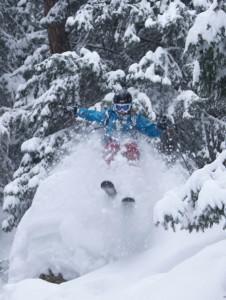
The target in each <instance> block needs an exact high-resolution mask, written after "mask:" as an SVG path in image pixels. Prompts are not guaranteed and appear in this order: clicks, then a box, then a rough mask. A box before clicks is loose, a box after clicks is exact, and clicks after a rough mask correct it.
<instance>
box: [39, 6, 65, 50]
mask: <svg viewBox="0 0 226 300" xmlns="http://www.w3.org/2000/svg"><path fill="white" fill-rule="evenodd" d="M56 2H58V0H44V13H45V16H47V14H48V12H49V11H50V9H51V8H52V7H53V6H54V5H55V4H56ZM65 22H66V20H65V21H64V22H62V23H60V24H50V25H48V38H49V47H50V52H51V53H52V54H53V53H62V52H65V51H69V50H70V44H69V39H68V35H67V33H66V31H65Z"/></svg>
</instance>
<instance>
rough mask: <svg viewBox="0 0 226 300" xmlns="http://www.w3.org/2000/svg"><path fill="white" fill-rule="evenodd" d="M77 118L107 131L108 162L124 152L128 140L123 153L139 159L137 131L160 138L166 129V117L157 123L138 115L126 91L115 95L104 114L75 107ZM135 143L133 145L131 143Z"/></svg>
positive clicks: (105, 142)
mask: <svg viewBox="0 0 226 300" xmlns="http://www.w3.org/2000/svg"><path fill="white" fill-rule="evenodd" d="M73 112H74V115H75V117H81V118H83V119H85V120H87V121H90V122H97V123H99V124H101V125H103V127H104V129H105V135H104V145H105V157H104V158H105V161H106V162H107V163H110V162H111V161H112V160H113V159H114V157H115V155H116V154H117V153H118V152H119V150H120V149H121V145H120V144H121V143H120V142H119V141H121V140H123V139H124V140H128V139H130V142H129V143H128V142H126V143H125V144H124V145H123V150H122V149H121V150H122V154H123V155H124V156H126V157H127V159H128V160H130V161H131V160H138V159H139V156H140V152H139V150H138V147H137V144H136V142H135V141H136V140H137V132H141V133H142V134H144V135H146V136H149V137H152V138H155V137H160V135H161V133H162V131H163V130H165V129H166V128H167V118H166V117H165V116H164V117H162V118H160V120H159V121H158V123H157V124H154V123H152V122H151V121H150V120H149V119H148V118H146V117H144V116H143V115H142V114H135V112H134V111H133V110H132V96H131V94H130V93H129V92H128V91H127V90H121V91H119V92H118V93H116V94H115V95H114V98H113V105H112V107H111V108H110V109H107V110H105V111H96V110H90V109H87V108H78V106H75V107H74V108H73ZM131 141H133V142H131Z"/></svg>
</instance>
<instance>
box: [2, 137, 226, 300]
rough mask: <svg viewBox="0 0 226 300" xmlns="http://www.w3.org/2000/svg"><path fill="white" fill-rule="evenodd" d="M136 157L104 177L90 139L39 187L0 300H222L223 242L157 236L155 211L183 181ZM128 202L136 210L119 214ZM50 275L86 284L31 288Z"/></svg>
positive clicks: (149, 157)
mask: <svg viewBox="0 0 226 300" xmlns="http://www.w3.org/2000/svg"><path fill="white" fill-rule="evenodd" d="M141 151H142V156H141V161H140V162H139V164H137V165H136V166H129V165H128V163H127V162H126V161H124V160H123V159H122V158H120V157H119V159H118V160H116V161H115V162H114V164H112V166H111V167H108V166H107V165H106V163H105V162H104V161H103V159H102V158H101V145H100V143H99V141H98V138H97V137H95V136H93V137H92V138H90V139H89V140H87V141H85V142H84V143H81V144H80V145H78V146H77V147H76V148H75V150H74V151H72V153H71V155H69V156H68V157H67V158H66V159H64V161H62V163H61V164H60V165H59V166H58V167H57V168H56V169H55V170H54V172H52V174H51V175H50V176H49V177H48V178H47V179H46V180H45V181H43V182H42V184H41V186H40V188H39V190H38V192H37V195H36V197H35V200H34V203H33V205H32V207H31V208H30V210H29V211H28V212H27V213H26V215H25V217H24V218H23V220H22V221H21V223H20V226H19V227H18V230H17V233H16V237H15V240H14V243H13V247H12V251H11V255H10V270H9V279H10V282H11V283H10V284H8V285H6V286H5V287H4V288H3V289H2V292H1V294H0V296H1V298H0V299H1V300H5V299H7V300H22V299H23V300H26V299H30V298H31V297H32V299H33V300H36V299H37V300H50V299H54V300H63V299H64V300H65V299H66V300H70V299H75V298H76V299H77V298H78V299H80V300H83V299H84V300H89V299H100V300H101V299H108V300H111V299H112V300H113V299H114V300H115V299H137V300H138V299H139V300H140V299H141V300H142V299H151V300H165V299H167V300H177V299H178V300H179V299H180V300H181V299H183V300H187V299H189V300H191V299H192V300H196V299H197V300H201V299H203V300H204V299H205V300H208V299H209V300H215V299H223V296H224V295H226V292H225V291H224V286H225V284H224V280H225V275H226V271H225V265H226V254H225V248H226V241H224V239H225V233H224V232H222V231H221V230H220V229H218V228H217V227H216V228H214V229H211V230H209V231H207V232H206V233H199V234H189V233H187V232H177V233H173V232H168V231H167V232H165V231H164V230H163V229H160V228H155V227H154V226H153V222H152V209H153V206H154V204H155V203H156V201H158V200H159V199H160V198H161V197H162V196H163V194H164V192H166V191H167V190H169V189H170V188H172V187H174V186H176V185H178V184H180V182H182V181H184V174H183V172H182V170H181V168H179V167H175V168H174V169H170V170H168V169H167V168H166V167H165V165H164V164H163V162H162V161H161V159H160V158H159V157H158V156H157V155H156V154H154V153H153V152H151V151H150V148H149V147H147V145H146V144H145V143H144V142H143V143H142V147H141ZM104 179H110V180H113V181H114V183H115V185H116V187H118V190H119V195H118V196H117V198H116V199H115V200H110V199H108V198H107V197H106V196H105V195H104V194H103V192H102V191H101V189H100V188H99V186H100V183H101V181H102V180H104ZM124 196H135V198H136V207H135V208H131V209H126V208H125V207H123V206H122V204H121V201H120V200H121V198H122V197H124ZM48 268H51V269H52V270H53V271H54V272H62V273H63V274H64V276H65V277H66V278H67V279H71V278H73V277H74V278H75V277H76V276H78V275H80V276H81V275H82V276H81V277H79V278H77V279H74V280H72V281H69V282H67V283H65V284H62V285H60V286H56V285H53V284H49V283H46V282H44V281H41V280H38V279H29V278H32V277H36V276H38V275H39V274H40V273H41V272H45V271H47V270H48ZM87 273H88V274H87Z"/></svg>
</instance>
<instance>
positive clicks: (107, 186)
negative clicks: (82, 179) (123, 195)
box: [100, 180, 117, 197]
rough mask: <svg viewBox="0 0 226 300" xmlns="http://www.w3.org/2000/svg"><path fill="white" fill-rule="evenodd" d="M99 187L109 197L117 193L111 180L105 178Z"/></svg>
mask: <svg viewBox="0 0 226 300" xmlns="http://www.w3.org/2000/svg"><path fill="white" fill-rule="evenodd" d="M100 187H101V188H102V190H104V191H105V193H106V194H107V195H108V196H109V197H115V196H116V195H117V191H116V188H115V186H114V184H113V183H112V182H111V181H108V180H105V181H102V182H101V185H100Z"/></svg>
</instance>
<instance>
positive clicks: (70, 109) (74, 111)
mask: <svg viewBox="0 0 226 300" xmlns="http://www.w3.org/2000/svg"><path fill="white" fill-rule="evenodd" d="M65 112H68V113H71V114H74V116H77V112H78V105H75V106H66V107H65Z"/></svg>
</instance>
